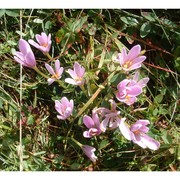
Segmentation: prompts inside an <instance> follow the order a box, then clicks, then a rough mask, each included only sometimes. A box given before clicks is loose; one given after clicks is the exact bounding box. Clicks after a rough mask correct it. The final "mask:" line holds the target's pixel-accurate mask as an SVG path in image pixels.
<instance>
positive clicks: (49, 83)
mask: <svg viewBox="0 0 180 180" xmlns="http://www.w3.org/2000/svg"><path fill="white" fill-rule="evenodd" d="M47 81H48V85H51V84H52V83H53V82H54V81H55V79H54V78H49V79H48V80H47Z"/></svg>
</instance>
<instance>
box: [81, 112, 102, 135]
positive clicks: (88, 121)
mask: <svg viewBox="0 0 180 180" xmlns="http://www.w3.org/2000/svg"><path fill="white" fill-rule="evenodd" d="M83 123H84V124H85V126H86V127H87V128H88V129H89V130H88V131H84V132H83V136H84V137H85V138H91V137H93V136H97V135H99V134H100V133H101V132H102V131H101V129H100V121H99V117H98V114H97V113H96V112H95V111H93V112H92V118H91V117H90V116H87V115H85V116H84V117H83Z"/></svg>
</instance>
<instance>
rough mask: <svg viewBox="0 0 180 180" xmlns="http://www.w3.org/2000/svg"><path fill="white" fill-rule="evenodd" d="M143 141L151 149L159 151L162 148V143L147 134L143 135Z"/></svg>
mask: <svg viewBox="0 0 180 180" xmlns="http://www.w3.org/2000/svg"><path fill="white" fill-rule="evenodd" d="M141 140H142V142H143V143H144V144H145V145H146V146H147V147H148V148H149V149H152V150H157V149H159V147H160V143H159V142H158V141H156V140H155V139H153V138H151V137H150V136H148V135H147V134H143V136H141Z"/></svg>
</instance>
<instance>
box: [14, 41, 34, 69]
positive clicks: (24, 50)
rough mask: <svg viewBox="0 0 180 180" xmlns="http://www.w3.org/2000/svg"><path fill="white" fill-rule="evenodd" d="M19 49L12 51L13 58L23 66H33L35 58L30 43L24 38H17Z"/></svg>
mask: <svg viewBox="0 0 180 180" xmlns="http://www.w3.org/2000/svg"><path fill="white" fill-rule="evenodd" d="M19 50H20V51H17V52H15V53H14V59H15V61H17V62H18V63H20V64H22V65H23V66H26V67H29V68H34V67H35V66H36V60H35V57H34V53H33V52H32V50H31V47H30V45H29V44H28V42H27V41H25V40H24V39H20V40H19Z"/></svg>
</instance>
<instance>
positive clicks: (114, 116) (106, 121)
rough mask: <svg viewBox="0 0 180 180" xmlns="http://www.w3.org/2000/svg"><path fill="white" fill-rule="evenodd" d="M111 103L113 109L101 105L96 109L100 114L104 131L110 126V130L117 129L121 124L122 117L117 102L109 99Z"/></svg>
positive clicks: (101, 126)
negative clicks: (117, 108)
mask: <svg viewBox="0 0 180 180" xmlns="http://www.w3.org/2000/svg"><path fill="white" fill-rule="evenodd" d="M109 102H110V103H111V104H110V106H111V109H107V108H103V107H100V108H98V109H96V112H97V113H99V114H100V116H101V119H103V120H102V122H101V124H100V128H101V130H102V131H103V132H105V131H106V129H107V128H108V129H109V130H112V129H115V128H117V127H118V126H119V122H120V118H119V114H120V111H117V110H116V106H117V105H116V103H115V101H113V100H112V99H110V100H109Z"/></svg>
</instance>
